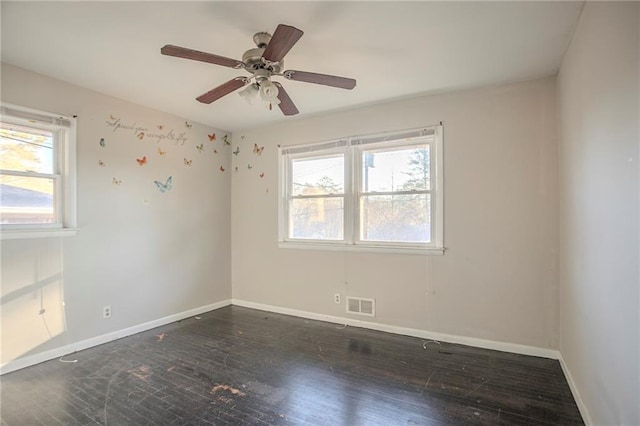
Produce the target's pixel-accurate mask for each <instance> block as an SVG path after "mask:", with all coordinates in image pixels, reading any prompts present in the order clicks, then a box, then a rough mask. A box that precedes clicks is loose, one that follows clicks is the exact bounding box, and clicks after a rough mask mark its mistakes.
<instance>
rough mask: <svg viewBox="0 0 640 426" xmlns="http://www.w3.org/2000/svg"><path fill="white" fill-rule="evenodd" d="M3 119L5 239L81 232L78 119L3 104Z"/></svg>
mask: <svg viewBox="0 0 640 426" xmlns="http://www.w3.org/2000/svg"><path fill="white" fill-rule="evenodd" d="M1 110H2V117H1V119H0V227H1V230H2V238H3V239H4V238H25V237H30V236H31V237H38V236H49V235H52V234H53V233H54V232H55V233H56V235H60V234H61V233H69V231H70V229H71V228H73V227H75V131H76V123H75V118H72V117H63V116H59V115H55V114H49V113H44V112H40V111H35V110H31V109H28V108H22V107H17V106H14V105H6V104H3V105H2V107H1Z"/></svg>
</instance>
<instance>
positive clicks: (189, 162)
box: [184, 158, 193, 166]
mask: <svg viewBox="0 0 640 426" xmlns="http://www.w3.org/2000/svg"><path fill="white" fill-rule="evenodd" d="M191 163H193V160H187V159H186V158H185V159H184V165H185V166H191Z"/></svg>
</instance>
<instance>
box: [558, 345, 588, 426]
mask: <svg viewBox="0 0 640 426" xmlns="http://www.w3.org/2000/svg"><path fill="white" fill-rule="evenodd" d="M558 354H559V355H560V356H559V357H558V360H559V361H560V366H561V367H562V372H563V373H564V377H566V378H567V383H569V389H571V393H572V394H573V399H575V401H576V405H577V406H578V410H580V415H581V416H582V420H583V421H584V424H585V426H593V424H594V423H593V420H591V415H589V410H587V406H586V404H585V403H584V401H583V400H582V397H581V396H580V392H579V391H578V387H577V386H576V383H575V382H574V381H573V376H572V375H571V371H570V370H569V367H568V366H567V363H566V361H565V360H564V357H563V356H562V352H558Z"/></svg>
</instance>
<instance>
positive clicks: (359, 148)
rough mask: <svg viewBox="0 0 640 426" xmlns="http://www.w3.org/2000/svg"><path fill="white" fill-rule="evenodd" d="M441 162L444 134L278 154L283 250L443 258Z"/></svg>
mask: <svg viewBox="0 0 640 426" xmlns="http://www.w3.org/2000/svg"><path fill="white" fill-rule="evenodd" d="M442 154H443V147H442V126H434V127H430V128H424V129H418V130H408V131H403V132H399V133H395V134H383V135H372V136H361V137H353V138H348V139H342V140H338V141H331V142H323V143H319V144H313V145H306V146H290V147H283V148H281V149H280V160H281V162H280V242H281V246H282V247H313V248H318V247H326V248H331V247H341V248H358V249H363V250H368V249H375V250H379V249H408V250H435V251H438V252H442V251H443V193H442V188H443V185H442V163H443V161H442Z"/></svg>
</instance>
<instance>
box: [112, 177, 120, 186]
mask: <svg viewBox="0 0 640 426" xmlns="http://www.w3.org/2000/svg"><path fill="white" fill-rule="evenodd" d="M111 182H112V183H113V184H114V185H115V186H120V184H121V183H122V181H121V180H119V179H116V178H113V180H112V181H111Z"/></svg>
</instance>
